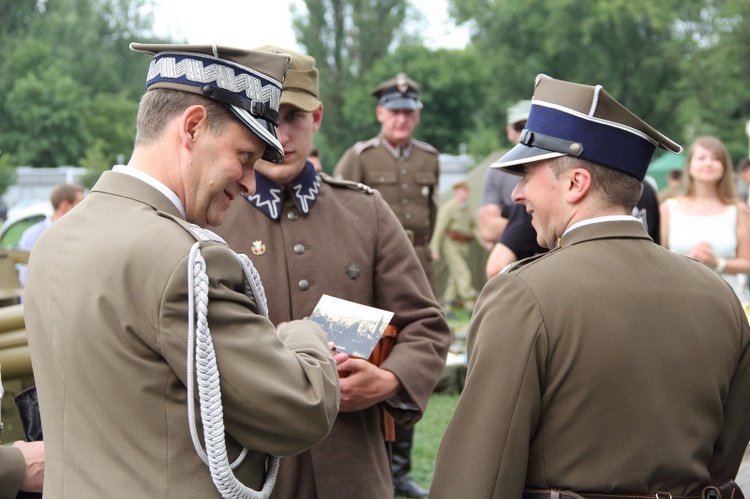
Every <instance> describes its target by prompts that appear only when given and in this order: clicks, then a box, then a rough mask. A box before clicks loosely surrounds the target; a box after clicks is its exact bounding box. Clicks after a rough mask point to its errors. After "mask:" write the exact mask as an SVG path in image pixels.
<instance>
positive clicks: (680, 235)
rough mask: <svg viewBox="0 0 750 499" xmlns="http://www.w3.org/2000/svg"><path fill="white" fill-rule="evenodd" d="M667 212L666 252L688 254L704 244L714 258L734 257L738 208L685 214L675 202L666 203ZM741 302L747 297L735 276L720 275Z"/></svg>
mask: <svg viewBox="0 0 750 499" xmlns="http://www.w3.org/2000/svg"><path fill="white" fill-rule="evenodd" d="M665 203H666V205H667V208H668V210H669V234H668V240H667V244H668V245H669V249H670V250H671V251H673V252H675V253H679V254H681V255H687V254H688V252H689V251H690V249H691V248H692V247H693V246H696V245H697V244H698V243H701V242H704V241H705V242H707V243H709V244H710V245H711V250H712V251H713V253H714V255H716V256H717V257H720V258H725V259H728V258H735V257H736V256H737V205H736V204H732V205H731V206H727V209H726V210H724V211H723V212H722V213H719V214H716V215H686V214H685V213H684V212H683V211H682V207H680V204H679V203H678V202H677V200H676V199H668V200H666V201H665ZM720 275H721V277H723V278H724V280H725V281H727V282H728V283H729V284H731V285H732V287H733V288H734V291H735V292H736V293H737V295H738V296H739V297H740V299H741V300H742V301H743V303H744V302H746V301H747V295H746V294H745V292H743V290H742V289H741V288H740V285H739V282H738V279H737V276H736V275H734V274H724V273H722V274H720Z"/></svg>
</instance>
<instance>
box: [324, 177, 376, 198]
mask: <svg viewBox="0 0 750 499" xmlns="http://www.w3.org/2000/svg"><path fill="white" fill-rule="evenodd" d="M318 175H320V178H321V179H322V180H323V182H325V183H326V184H329V185H332V186H334V187H346V188H348V189H352V190H355V191H360V192H364V193H365V194H372V187H370V186H369V185H366V184H363V183H362V182H352V181H351V180H344V179H342V178H334V177H331V176H330V175H328V174H327V173H323V172H320V173H318Z"/></svg>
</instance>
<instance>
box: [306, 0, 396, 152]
mask: <svg viewBox="0 0 750 499" xmlns="http://www.w3.org/2000/svg"><path fill="white" fill-rule="evenodd" d="M305 7H306V11H307V12H306V13H302V12H299V11H297V10H296V9H294V8H293V10H292V23H293V27H294V30H295V34H296V37H297V41H298V43H299V44H300V45H302V46H303V47H305V49H306V52H307V53H308V54H309V55H311V56H312V57H315V59H316V61H317V65H318V68H319V71H320V98H321V101H322V102H323V103H324V106H325V119H324V120H323V126H322V128H321V131H320V134H319V135H322V138H323V141H322V142H323V144H321V145H320V149H321V156H322V159H323V162H324V164H326V165H328V164H332V163H333V162H335V161H336V160H337V159H338V157H339V156H340V155H341V153H343V151H344V149H346V148H347V147H348V146H350V145H351V144H352V143H353V142H354V141H355V140H359V139H362V138H365V137H366V136H367V132H368V131H369V128H370V126H369V124H364V123H365V120H357V121H355V122H351V121H350V120H349V118H350V117H351V114H350V113H348V112H347V110H351V105H350V103H349V92H350V89H352V88H358V87H361V86H363V85H365V83H366V82H367V81H368V80H367V76H368V75H369V73H370V71H371V70H372V68H373V66H374V64H375V63H376V62H377V61H378V60H379V59H380V58H382V57H384V56H385V55H386V54H387V53H388V49H389V48H390V47H391V45H392V44H394V43H395V42H396V41H397V40H398V38H399V34H400V30H401V27H402V25H403V23H404V19H405V16H406V13H407V0H305ZM355 99H356V97H355ZM369 115H370V116H372V111H370V113H369ZM368 123H369V122H368ZM319 140H320V139H319Z"/></svg>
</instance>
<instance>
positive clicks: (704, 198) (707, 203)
mask: <svg viewBox="0 0 750 499" xmlns="http://www.w3.org/2000/svg"><path fill="white" fill-rule="evenodd" d="M685 168H686V173H687V182H686V188H685V194H684V195H682V196H678V197H676V198H672V199H668V200H666V201H664V203H662V204H661V206H660V209H659V211H660V214H661V243H662V245H664V246H665V247H667V248H669V249H670V250H671V251H674V252H675V253H680V254H683V255H687V256H690V257H692V258H695V259H696V260H698V261H699V262H701V263H702V264H704V265H706V266H707V267H710V268H711V269H713V270H714V271H716V273H718V274H719V275H721V276H722V277H723V278H724V279H725V280H726V281H727V282H729V283H730V284H731V285H732V287H733V288H734V290H735V292H736V293H737V295H738V296H739V297H740V299H741V300H742V301H743V303H746V302H747V301H748V295H747V289H746V288H747V276H746V275H747V274H748V273H750V207H748V205H747V204H745V203H742V202H740V201H739V200H738V199H737V197H736V196H735V193H734V181H733V178H732V160H731V158H730V157H729V153H728V152H727V149H726V147H725V146H724V144H723V143H722V142H721V141H720V140H719V139H717V138H716V137H699V138H697V139H696V140H695V141H694V142H693V143H692V144H691V145H690V148H689V149H688V154H687V164H686V167H685Z"/></svg>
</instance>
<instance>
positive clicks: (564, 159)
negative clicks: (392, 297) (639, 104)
mask: <svg viewBox="0 0 750 499" xmlns="http://www.w3.org/2000/svg"><path fill="white" fill-rule="evenodd" d="M656 147H661V148H664V149H667V150H669V151H673V152H676V151H679V150H680V146H679V145H678V144H676V143H675V142H673V141H672V140H670V139H668V138H667V137H665V136H664V135H662V134H661V133H659V132H658V131H657V130H655V129H654V128H652V127H651V126H649V125H648V124H646V123H645V122H644V121H643V120H641V119H640V118H638V117H637V116H635V115H634V114H633V113H631V112H630V111H628V110H627V109H626V108H625V107H623V106H622V105H621V104H620V103H618V102H617V101H616V100H615V99H613V98H612V97H611V96H609V95H608V94H607V93H606V92H605V91H604V90H603V89H602V87H601V86H588V85H581V84H577V83H571V82H566V81H560V80H555V79H552V78H549V77H546V76H540V77H539V78H538V79H537V85H536V89H535V92H534V98H533V100H532V107H531V113H530V114H529V119H528V122H527V127H526V130H524V132H523V134H522V138H521V141H520V143H519V145H518V146H516V148H514V149H513V150H512V151H510V152H509V153H508V154H506V155H505V156H504V157H502V158H500V160H499V161H498V162H497V164H496V166H497V167H498V168H504V169H506V170H508V171H514V172H516V173H517V174H519V175H520V176H521V180H520V182H519V183H518V185H517V186H516V188H515V190H514V193H513V198H514V200H515V201H516V202H518V203H521V204H523V205H525V207H526V210H527V211H528V212H529V213H530V214H531V215H532V217H533V222H532V223H533V225H534V228H535V229H536V231H537V234H538V240H539V242H540V243H542V244H544V245H545V246H549V247H551V248H552V249H551V250H550V251H549V252H548V253H545V254H543V255H540V256H537V257H531V258H528V259H526V260H522V261H521V262H517V263H515V264H514V265H512V266H511V267H510V268H509V269H506V271H504V272H502V273H500V274H499V275H497V276H496V277H494V278H492V279H491V280H490V281H489V282H488V283H487V285H486V286H485V288H484V289H483V290H482V293H481V295H480V298H479V300H478V302H477V305H476V308H475V312H474V315H473V317H472V323H471V325H470V327H469V332H468V339H467V353H468V356H469V365H468V373H467V378H466V386H465V388H464V391H463V392H462V395H461V398H460V400H459V402H458V405H457V407H456V410H455V412H454V414H453V417H452V419H451V421H450V423H449V425H448V428H447V430H446V432H445V435H444V437H443V441H442V442H441V445H440V450H439V452H438V457H437V462H436V468H435V480H434V481H433V483H432V490H431V494H430V497H431V498H436V499H441V498H454V497H494V498H526V499H531V498H534V499H543V498H552V497H561V498H563V497H583V498H597V499H598V498H603V497H608V498H616V497H623V498H624V497H671V498H673V499H676V498H685V497H695V498H699V497H702V498H704V499H705V498H708V497H741V494H740V492H739V490H737V489H736V485H735V484H734V483H733V482H731V480H732V479H733V478H734V477H735V475H736V473H737V470H738V468H739V466H740V463H741V461H742V457H743V454H744V452H745V448H746V447H747V444H748V439H750V416H748V415H749V414H750V351H748V345H749V344H750V327H749V326H748V322H747V317H746V315H745V311H744V309H743V307H742V305H741V304H740V302H739V300H738V299H737V297H736V296H735V294H734V291H733V290H732V288H731V287H730V286H729V285H727V284H726V282H724V281H723V279H721V278H720V277H719V276H717V275H716V274H715V273H714V272H713V271H712V270H711V269H709V268H707V267H705V266H704V265H702V264H700V263H699V262H697V261H695V260H692V259H689V258H687V257H683V256H679V255H676V254H674V253H670V252H669V251H667V250H665V249H664V248H662V247H660V246H659V245H657V244H654V243H653V242H652V241H651V239H650V238H649V237H648V235H647V233H646V231H645V229H644V227H643V224H641V223H640V222H639V221H638V220H637V219H636V218H634V217H632V216H630V215H629V214H630V213H631V211H630V210H631V209H632V207H633V205H634V204H635V202H636V201H637V200H638V197H639V195H640V192H641V183H640V180H641V179H642V178H643V176H644V175H645V173H646V169H647V167H648V163H649V161H650V159H651V154H652V153H653V152H654V150H655V149H656ZM677 290H679V291H677ZM499 380H500V381H499Z"/></svg>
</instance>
